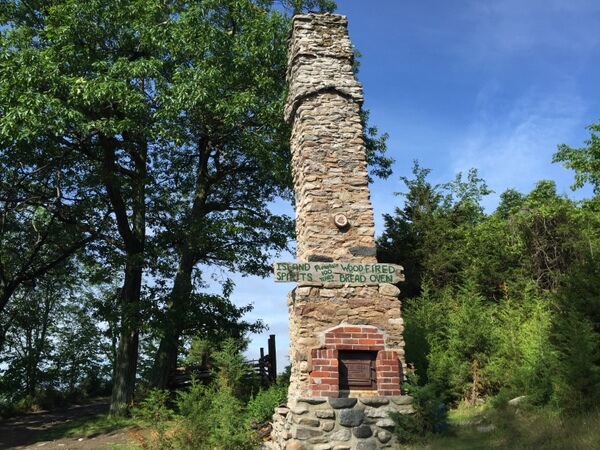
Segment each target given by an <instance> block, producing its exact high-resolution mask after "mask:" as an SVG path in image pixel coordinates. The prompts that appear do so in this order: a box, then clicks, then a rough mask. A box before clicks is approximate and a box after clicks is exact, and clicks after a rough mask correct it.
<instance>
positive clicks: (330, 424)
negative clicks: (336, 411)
mask: <svg viewBox="0 0 600 450" xmlns="http://www.w3.org/2000/svg"><path fill="white" fill-rule="evenodd" d="M334 428H335V421H333V420H327V421H325V422H323V423H322V424H321V429H322V430H323V431H325V432H327V433H329V432H330V431H331V430H333V429H334Z"/></svg>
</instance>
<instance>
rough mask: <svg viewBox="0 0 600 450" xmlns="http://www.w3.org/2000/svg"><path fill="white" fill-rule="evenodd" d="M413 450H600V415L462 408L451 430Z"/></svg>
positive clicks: (451, 419) (453, 414)
mask: <svg viewBox="0 0 600 450" xmlns="http://www.w3.org/2000/svg"><path fill="white" fill-rule="evenodd" d="M404 448H407V449H410V450H424V449H427V450H438V449H439V450H441V449H444V450H459V449H460V450H477V449H490V448H492V449H493V448H498V449H516V450H520V449H548V450H587V449H590V450H591V449H598V448H600V413H598V412H597V413H593V414H587V415H582V416H579V417H570V418H562V417H560V416H558V415H557V414H556V413H554V412H552V411H547V410H534V411H526V412H521V413H517V410H516V409H515V408H511V407H507V408H506V409H504V410H486V409H484V408H473V409H459V410H455V411H450V413H449V415H448V431H447V432H446V433H444V434H443V435H439V436H437V437H435V438H433V439H432V440H431V441H430V442H428V443H427V444H423V445H412V446H408V447H404Z"/></svg>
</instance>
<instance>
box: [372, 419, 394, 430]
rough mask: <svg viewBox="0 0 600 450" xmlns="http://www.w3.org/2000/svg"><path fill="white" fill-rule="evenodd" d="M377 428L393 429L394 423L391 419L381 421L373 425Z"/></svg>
mask: <svg viewBox="0 0 600 450" xmlns="http://www.w3.org/2000/svg"><path fill="white" fill-rule="evenodd" d="M375 425H376V426H378V427H379V428H394V427H395V426H396V422H394V421H393V420H392V419H381V420H378V421H377V422H376V423H375Z"/></svg>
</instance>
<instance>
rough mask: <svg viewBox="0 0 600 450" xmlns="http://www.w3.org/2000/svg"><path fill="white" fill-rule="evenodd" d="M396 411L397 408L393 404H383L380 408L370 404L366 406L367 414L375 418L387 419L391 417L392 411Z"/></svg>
mask: <svg viewBox="0 0 600 450" xmlns="http://www.w3.org/2000/svg"><path fill="white" fill-rule="evenodd" d="M393 412H396V408H393V407H391V406H382V407H380V408H373V407H371V406H368V407H367V408H365V415H366V416H367V417H371V418H373V419H379V418H381V419H387V418H388V417H390V413H393Z"/></svg>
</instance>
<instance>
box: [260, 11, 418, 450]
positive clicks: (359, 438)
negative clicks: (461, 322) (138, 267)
mask: <svg viewBox="0 0 600 450" xmlns="http://www.w3.org/2000/svg"><path fill="white" fill-rule="evenodd" d="M352 64H353V49H352V45H351V43H350V40H349V38H348V32H347V19H346V18H345V17H344V16H340V15H334V14H307V15H299V16H296V17H294V19H293V25H292V33H291V37H290V42H289V56H288V85H289V94H288V101H287V105H286V110H285V115H286V120H288V121H289V122H290V123H291V124H292V138H291V147H292V172H293V177H294V187H295V194H296V237H297V262H298V263H299V264H302V263H310V265H311V270H313V271H314V270H317V271H319V270H324V268H327V265H328V264H331V265H335V264H336V263H346V264H347V263H353V265H354V267H356V270H365V271H368V270H375V266H374V265H375V264H376V263H377V259H376V254H375V229H374V218H373V208H372V205H371V200H370V192H369V187H368V175H367V162H366V154H365V153H366V152H365V147H364V142H363V127H362V124H361V119H360V108H361V105H362V103H363V93H362V88H361V86H360V84H359V83H358V81H357V80H356V79H355V77H354V72H353V68H352ZM397 267H399V266H397ZM361 268H362V269H361ZM400 269H401V268H400ZM377 270H379V269H377ZM381 270H384V269H383V268H382V269H381ZM311 278H312V280H310V281H309V280H308V278H306V279H303V280H299V279H298V280H297V281H298V284H297V287H296V288H295V289H293V290H292V291H291V292H290V294H289V296H288V308H289V317H290V352H289V353H290V362H291V370H292V372H291V380H290V388H289V392H288V403H287V405H286V406H285V407H280V408H278V409H277V411H276V413H275V415H274V416H273V434H272V438H273V440H272V443H271V446H272V447H273V448H278V449H286V450H292V449H307V450H308V449H321V450H326V449H338V450H342V449H379V448H387V447H391V446H393V445H394V444H395V441H394V438H393V434H392V433H391V430H392V428H393V422H392V421H391V419H390V418H389V412H394V411H396V412H401V413H408V412H411V411H412V406H411V399H410V397H408V396H403V395H402V392H401V376H402V366H403V356H404V341H403V339H402V332H403V323H402V317H401V314H400V301H399V300H398V295H399V293H400V291H399V289H398V288H397V287H396V286H395V285H393V284H390V283H378V282H371V281H369V279H370V277H363V278H361V277H352V276H348V277H347V278H344V279H351V280H353V281H354V282H352V283H341V282H323V281H321V280H320V279H318V278H315V277H313V276H311ZM363 279H364V280H365V282H364V283H362V282H358V283H357V282H356V281H357V280H358V281H360V280H363Z"/></svg>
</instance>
